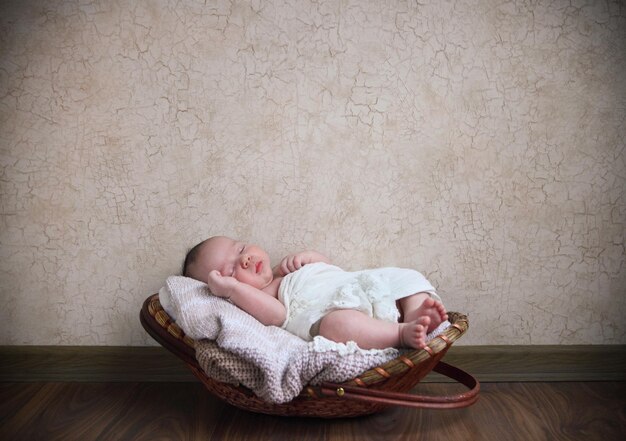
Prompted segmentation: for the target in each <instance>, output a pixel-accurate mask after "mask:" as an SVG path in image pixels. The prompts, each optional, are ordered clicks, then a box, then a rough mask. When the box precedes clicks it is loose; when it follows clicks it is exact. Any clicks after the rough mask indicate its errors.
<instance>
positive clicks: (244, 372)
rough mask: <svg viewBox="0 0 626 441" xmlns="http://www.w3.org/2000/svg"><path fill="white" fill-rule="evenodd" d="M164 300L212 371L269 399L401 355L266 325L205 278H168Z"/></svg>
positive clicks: (352, 374)
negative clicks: (304, 337) (220, 294)
mask: <svg viewBox="0 0 626 441" xmlns="http://www.w3.org/2000/svg"><path fill="white" fill-rule="evenodd" d="M159 299H160V301H161V304H162V305H163V308H164V309H165V310H166V312H168V314H169V315H170V316H171V317H172V318H173V319H174V320H175V321H176V323H177V324H178V325H179V326H180V327H181V329H182V330H183V331H184V332H185V333H186V334H187V335H188V336H190V337H191V338H193V339H194V340H196V342H197V344H196V358H197V360H198V362H199V364H200V366H201V367H202V369H204V371H205V372H206V373H207V375H209V376H210V377H212V378H214V379H216V380H218V381H222V382H228V383H232V384H242V385H244V386H246V387H247V388H249V389H251V390H252V391H253V392H254V393H255V394H256V395H257V396H259V397H260V398H262V399H264V400H266V401H268V402H274V403H285V402H289V401H291V400H292V399H294V398H295V397H296V396H298V395H299V394H300V392H301V391H302V389H303V388H304V387H305V386H306V385H307V384H312V385H316V384H320V383H322V382H324V381H332V382H342V381H346V380H349V379H351V378H354V377H356V376H358V375H359V374H361V373H362V372H364V371H366V370H368V369H371V368H373V367H375V366H378V365H380V364H383V363H385V362H387V361H389V360H392V359H393V358H395V357H397V356H398V350H397V349H393V348H389V349H384V350H376V349H375V350H363V349H360V348H359V347H358V346H357V345H356V344H355V343H354V342H349V343H348V344H342V343H335V342H332V341H330V340H327V339H325V338H324V337H320V336H318V337H315V338H314V339H313V341H310V342H306V341H304V340H302V339H300V338H299V337H296V336H295V335H293V334H291V333H289V332H287V331H285V330H283V329H281V328H278V327H275V326H264V325H262V324H261V323H260V322H258V321H257V320H256V319H255V318H254V317H252V316H251V315H249V314H248V313H246V312H245V311H243V310H241V309H239V308H237V307H236V306H234V305H232V304H231V303H229V302H228V301H226V300H224V299H221V298H219V297H215V296H212V295H211V294H210V292H209V290H208V286H207V285H206V284H205V283H203V282H199V281H197V280H194V279H190V278H187V277H181V276H171V277H169V278H168V279H167V282H166V286H165V287H163V288H162V289H161V290H160V291H159ZM442 325H443V324H442ZM440 328H441V329H444V327H441V326H440ZM436 331H437V330H436ZM436 331H435V332H433V333H432V335H433V336H434V334H436Z"/></svg>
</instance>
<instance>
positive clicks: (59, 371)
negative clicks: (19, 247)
mask: <svg viewBox="0 0 626 441" xmlns="http://www.w3.org/2000/svg"><path fill="white" fill-rule="evenodd" d="M445 361H446V362H448V363H450V364H454V365H456V366H458V367H460V368H461V369H464V370H465V371H467V372H469V373H471V374H472V375H474V376H475V377H476V378H478V380H480V381H482V382H511V381H626V345H599V346H596V345H593V346H591V345H589V346H588V345H583V346H460V345H457V346H453V347H452V348H450V350H449V351H448V354H446V356H445ZM0 381H2V382H57V381H58V382H67V381H83V382H84V381H88V382H123V381H148V382H154V381H169V382H185V381H196V380H195V377H194V376H193V375H192V374H191V373H190V371H189V369H187V367H186V365H185V364H184V363H183V362H182V361H181V360H179V359H178V358H176V357H174V356H173V355H172V354H170V353H169V352H167V351H166V350H165V349H163V348H161V347H152V346H150V347H127V346H0ZM425 381H430V382H439V381H445V379H444V378H443V377H441V376H439V375H438V374H434V373H433V374H431V375H429V376H428V377H427V379H426V380H425Z"/></svg>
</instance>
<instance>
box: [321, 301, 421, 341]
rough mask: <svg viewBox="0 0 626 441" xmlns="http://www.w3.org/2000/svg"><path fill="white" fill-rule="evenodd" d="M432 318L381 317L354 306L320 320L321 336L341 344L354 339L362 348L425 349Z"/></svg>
mask: <svg viewBox="0 0 626 441" xmlns="http://www.w3.org/2000/svg"><path fill="white" fill-rule="evenodd" d="M429 323H430V318H428V317H422V318H420V319H418V320H415V321H414V322H411V323H392V322H387V321H383V320H378V319H375V318H372V317H369V316H368V315H366V314H363V313H362V312H360V311H355V310H353V309H340V310H337V311H333V312H330V313H329V314H327V315H326V316H325V317H324V318H323V319H322V321H321V322H320V328H319V335H321V336H323V337H326V338H327V339H329V340H333V341H336V342H339V343H346V342H348V341H354V342H356V344H357V345H359V347H360V348H363V349H384V348H390V347H398V346H409V347H412V348H423V347H424V346H426V329H427V328H428V325H429Z"/></svg>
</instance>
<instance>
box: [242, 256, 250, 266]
mask: <svg viewBox="0 0 626 441" xmlns="http://www.w3.org/2000/svg"><path fill="white" fill-rule="evenodd" d="M248 265H250V256H249V255H247V254H244V255H243V256H241V266H242V267H243V268H246V269H247V268H248Z"/></svg>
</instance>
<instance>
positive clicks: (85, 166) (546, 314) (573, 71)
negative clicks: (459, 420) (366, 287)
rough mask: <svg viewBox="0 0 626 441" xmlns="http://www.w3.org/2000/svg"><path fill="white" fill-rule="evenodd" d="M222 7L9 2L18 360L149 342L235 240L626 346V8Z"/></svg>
mask: <svg viewBox="0 0 626 441" xmlns="http://www.w3.org/2000/svg"><path fill="white" fill-rule="evenodd" d="M139 3H142V4H139ZM206 3H209V5H204V2H197V1H169V2H168V1H150V2H134V1H130V0H128V1H117V2H113V1H64V2H60V1H48V2H43V1H35V0H32V1H29V2H22V1H17V0H16V1H12V2H7V1H3V2H2V3H1V6H0V26H1V27H0V44H1V46H0V51H1V59H0V125H1V126H0V149H1V150H0V155H1V156H0V160H1V163H0V165H1V168H0V186H1V190H2V193H1V200H0V204H1V205H0V206H1V221H0V227H1V231H0V247H1V250H0V253H1V254H0V258H1V261H0V275H1V279H2V284H1V287H0V293H1V296H2V297H1V298H2V304H3V307H2V311H1V312H0V344H61V345H65V344H70V345H94V344H95V345H141V344H146V343H149V344H152V343H151V341H150V339H149V338H148V337H147V336H146V335H145V333H144V332H143V330H142V329H141V327H140V325H139V320H138V311H139V308H140V304H141V302H142V301H143V299H144V298H145V297H146V296H147V295H148V294H151V293H153V292H155V291H156V290H158V288H159V287H160V286H161V285H162V283H163V281H164V279H165V278H166V277H167V276H168V275H169V274H172V273H176V272H177V271H178V270H179V267H180V264H181V261H182V258H183V255H184V253H185V251H186V249H187V248H188V247H190V246H191V245H193V244H195V243H196V242H197V241H199V240H201V239H203V238H204V237H206V236H209V235H212V234H218V233H224V234H230V235H234V236H238V237H241V238H245V239H249V240H251V241H254V242H256V243H260V244H262V245H264V246H265V247H266V248H267V249H268V251H269V252H270V255H271V256H272V257H273V258H279V257H281V255H282V254H283V253H286V252H288V251H295V250H298V249H302V248H305V247H309V248H314V249H317V250H319V251H321V252H323V253H325V254H327V255H329V256H331V257H332V259H333V260H334V261H335V262H336V263H337V264H339V265H341V266H344V267H345V268H348V269H358V268H362V267H367V266H381V265H397V266H408V267H413V268H416V269H418V270H420V271H422V272H423V273H425V274H426V275H427V276H428V277H429V278H430V280H431V281H432V282H433V283H434V284H435V286H437V287H438V289H439V292H440V293H441V295H442V297H443V298H444V299H445V301H446V303H447V306H448V308H450V309H454V310H460V311H464V312H467V313H468V314H469V315H470V319H471V325H472V326H471V330H470V332H469V334H468V335H467V337H466V338H464V339H463V342H462V343H464V344H469V343H471V344H561V343H562V344H588V343H622V344H623V343H626V326H625V325H624V323H625V321H624V319H623V316H624V314H625V313H626V307H625V306H626V305H625V302H626V299H625V294H626V273H625V271H624V262H625V248H624V236H625V235H626V234H625V233H626V200H625V194H624V191H625V189H626V182H625V181H626V166H625V141H624V140H625V137H626V128H625V127H626V124H625V122H626V121H625V120H626V75H624V72H626V5H625V4H624V2H623V1H622V2H616V1H606V2H604V1H595V0H587V1H576V0H572V1H565V0H553V1H548V0H526V1H521V0H520V1H498V0H485V1H480V2H476V1H474V0H458V1H454V2H448V1H438V0H437V1H434V0H433V1H420V2H419V3H417V2H406V1H393V0H390V1H387V2H382V1H378V0H371V1H369V2H365V1H362V0H344V1H319V2H309V1H297V2H296V1H291V2H290V1H284V2H280V1H254V2H240V1H234V2H230V1H219V2H211V1H208V2H206ZM476 3H478V4H476Z"/></svg>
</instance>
